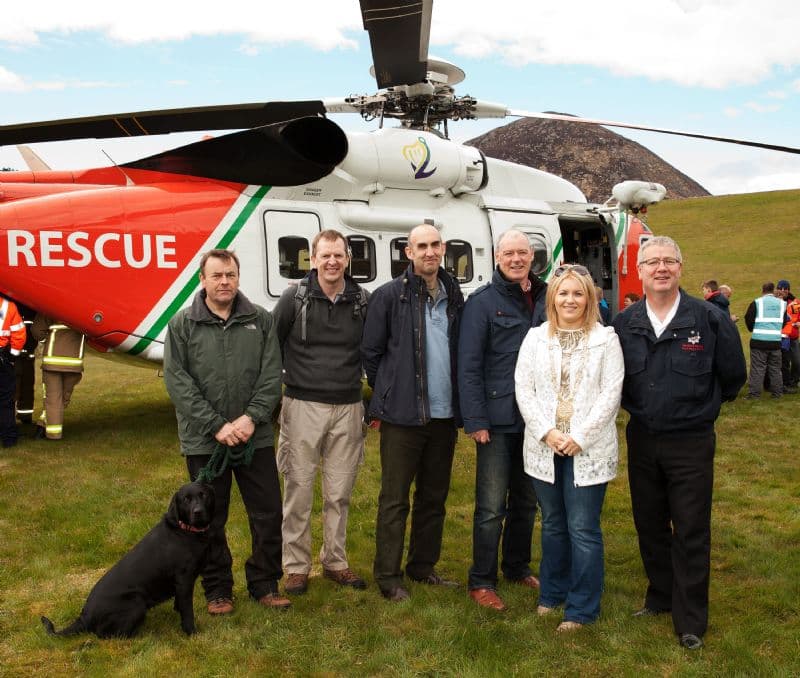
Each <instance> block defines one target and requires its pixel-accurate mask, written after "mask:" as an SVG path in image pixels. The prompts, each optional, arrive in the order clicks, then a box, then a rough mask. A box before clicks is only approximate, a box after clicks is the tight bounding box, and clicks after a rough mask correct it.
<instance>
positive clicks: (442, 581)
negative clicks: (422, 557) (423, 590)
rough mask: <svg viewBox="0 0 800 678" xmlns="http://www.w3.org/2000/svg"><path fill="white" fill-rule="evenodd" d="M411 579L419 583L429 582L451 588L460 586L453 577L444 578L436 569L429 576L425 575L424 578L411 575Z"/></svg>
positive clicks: (432, 584)
mask: <svg viewBox="0 0 800 678" xmlns="http://www.w3.org/2000/svg"><path fill="white" fill-rule="evenodd" d="M411 580H412V581H415V582H417V583H419V584H428V585H429V586H445V587H447V588H451V589H454V588H458V587H459V586H460V584H459V583H458V582H457V581H453V580H451V579H442V578H441V577H440V576H439V575H438V574H436V570H433V571H432V572H431V573H430V574H429V575H428V576H427V577H423V578H422V579H414V577H411Z"/></svg>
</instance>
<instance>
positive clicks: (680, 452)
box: [613, 236, 746, 650]
mask: <svg viewBox="0 0 800 678" xmlns="http://www.w3.org/2000/svg"><path fill="white" fill-rule="evenodd" d="M638 261H639V263H638V272H639V279H640V280H641V281H642V288H643V289H644V293H645V296H644V299H643V303H637V304H634V305H633V306H629V307H628V308H626V309H625V310H624V311H623V312H622V313H620V314H619V315H617V317H616V318H615V319H614V322H613V325H614V329H615V330H616V332H617V334H618V336H619V339H620V344H621V345H622V352H623V355H624V358H625V381H624V382H623V387H622V407H624V408H625V409H626V410H628V412H629V413H630V421H629V423H628V426H627V429H626V436H627V441H628V480H629V482H630V490H631V504H632V507H633V519H634V523H635V525H636V532H637V534H638V536H639V551H640V552H641V556H642V562H643V563H644V569H645V572H646V574H647V579H648V582H649V584H648V587H647V594H646V596H645V600H644V607H643V608H642V609H640V610H639V611H638V612H636V615H635V616H637V617H646V616H651V615H657V614H661V613H665V612H671V613H672V623H673V627H674V629H675V633H676V634H677V635H678V639H679V642H680V645H681V646H682V647H684V648H686V649H689V650H696V649H699V648H701V647H703V635H704V634H705V632H706V629H707V627H708V590H709V578H710V571H711V496H712V490H713V485H714V453H715V448H716V434H715V432H714V422H715V421H716V419H717V417H718V416H719V412H720V407H721V404H722V403H723V402H726V401H729V400H733V399H734V398H736V396H737V394H738V392H739V389H740V388H741V387H742V385H743V384H744V382H745V378H746V367H745V360H744V353H743V352H742V344H741V341H740V339H739V333H738V332H737V330H736V326H735V325H734V324H733V323H732V322H731V321H730V320H729V319H728V317H727V316H726V315H725V314H723V313H722V311H720V310H719V309H718V308H716V307H715V306H712V305H711V304H708V303H706V302H705V301H702V300H700V299H695V298H694V297H690V296H689V295H688V294H686V292H684V291H683V290H682V289H681V288H680V279H681V272H682V269H683V260H682V257H681V251H680V248H679V247H678V245H677V243H676V242H675V241H674V240H672V238H668V237H666V236H656V237H654V238H651V239H650V240H647V241H646V242H644V243H643V244H642V247H641V249H640V250H639V259H638Z"/></svg>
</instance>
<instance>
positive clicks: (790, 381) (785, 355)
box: [781, 339, 800, 386]
mask: <svg viewBox="0 0 800 678" xmlns="http://www.w3.org/2000/svg"><path fill="white" fill-rule="evenodd" d="M781 374H782V375H783V385H784V386H797V382H798V381H800V344H798V343H797V339H790V340H789V348H788V349H787V350H785V351H781Z"/></svg>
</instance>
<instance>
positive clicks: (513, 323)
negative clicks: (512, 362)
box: [491, 315, 528, 353]
mask: <svg viewBox="0 0 800 678" xmlns="http://www.w3.org/2000/svg"><path fill="white" fill-rule="evenodd" d="M527 330H528V326H527V325H526V324H525V323H523V322H522V320H520V319H519V318H513V317H511V316H504V315H502V316H495V317H494V319H493V320H492V343H491V347H492V350H493V351H495V352H496V353H517V352H519V347H520V346H521V345H522V340H523V339H524V338H525V333H526V332H527Z"/></svg>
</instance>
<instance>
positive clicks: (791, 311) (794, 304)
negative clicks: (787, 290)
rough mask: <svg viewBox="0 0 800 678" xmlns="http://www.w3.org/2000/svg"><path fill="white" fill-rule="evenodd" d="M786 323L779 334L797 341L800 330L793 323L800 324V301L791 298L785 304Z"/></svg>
mask: <svg viewBox="0 0 800 678" xmlns="http://www.w3.org/2000/svg"><path fill="white" fill-rule="evenodd" d="M786 318H787V320H786V323H785V324H784V326H783V330H782V331H781V334H782V335H783V336H785V337H788V338H789V339H792V340H794V339H797V337H798V336H800V330H798V327H797V325H796V324H795V323H800V299H796V298H792V299H789V301H788V302H787V304H786Z"/></svg>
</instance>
